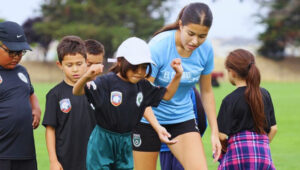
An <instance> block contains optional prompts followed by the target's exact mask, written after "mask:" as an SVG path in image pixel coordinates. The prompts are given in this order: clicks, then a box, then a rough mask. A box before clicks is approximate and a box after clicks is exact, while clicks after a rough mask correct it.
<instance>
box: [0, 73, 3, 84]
mask: <svg viewBox="0 0 300 170" xmlns="http://www.w3.org/2000/svg"><path fill="white" fill-rule="evenodd" d="M2 82H3V79H2V77H1V75H0V84H2Z"/></svg>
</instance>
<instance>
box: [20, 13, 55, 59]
mask: <svg viewBox="0 0 300 170" xmlns="http://www.w3.org/2000/svg"><path fill="white" fill-rule="evenodd" d="M42 21H43V19H42V18H41V17H35V18H29V19H27V20H26V21H25V22H24V23H23V25H22V27H23V29H24V33H25V34H26V38H27V41H28V42H29V43H30V44H38V45H40V46H41V47H42V48H43V49H44V56H46V52H47V51H48V47H49V44H50V42H51V40H52V37H51V36H50V35H47V34H45V33H43V34H41V33H38V32H37V31H36V29H35V28H34V24H36V23H40V22H42Z"/></svg>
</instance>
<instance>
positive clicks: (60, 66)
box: [56, 61, 62, 70]
mask: <svg viewBox="0 0 300 170" xmlns="http://www.w3.org/2000/svg"><path fill="white" fill-rule="evenodd" d="M56 65H57V66H58V68H59V69H61V70H62V65H61V63H60V62H59V61H56Z"/></svg>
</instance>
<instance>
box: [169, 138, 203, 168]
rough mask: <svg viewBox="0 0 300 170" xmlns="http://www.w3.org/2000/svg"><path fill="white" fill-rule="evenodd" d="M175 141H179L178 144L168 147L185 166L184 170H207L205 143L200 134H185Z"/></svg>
mask: <svg viewBox="0 0 300 170" xmlns="http://www.w3.org/2000/svg"><path fill="white" fill-rule="evenodd" d="M175 139H176V140H177V143H176V144H173V145H168V147H169V148H170V149H171V152H172V153H173V154H174V156H175V157H176V158H177V159H178V160H179V162H180V163H181V164H182V165H183V167H184V169H188V170H194V169H195V170H202V169H207V163H206V158H205V153H204V148H203V143H202V141H201V136H200V134H199V133H198V132H188V133H184V134H181V135H179V136H177V137H176V138H175Z"/></svg>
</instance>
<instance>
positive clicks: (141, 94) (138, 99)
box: [136, 92, 143, 107]
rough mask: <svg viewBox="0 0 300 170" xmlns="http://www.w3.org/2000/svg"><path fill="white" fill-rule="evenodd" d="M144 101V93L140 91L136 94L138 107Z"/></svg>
mask: <svg viewBox="0 0 300 170" xmlns="http://www.w3.org/2000/svg"><path fill="white" fill-rule="evenodd" d="M142 101H143V93H142V92H139V93H138V94H137V96H136V105H137V106H138V107H140V105H141V103H142Z"/></svg>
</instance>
